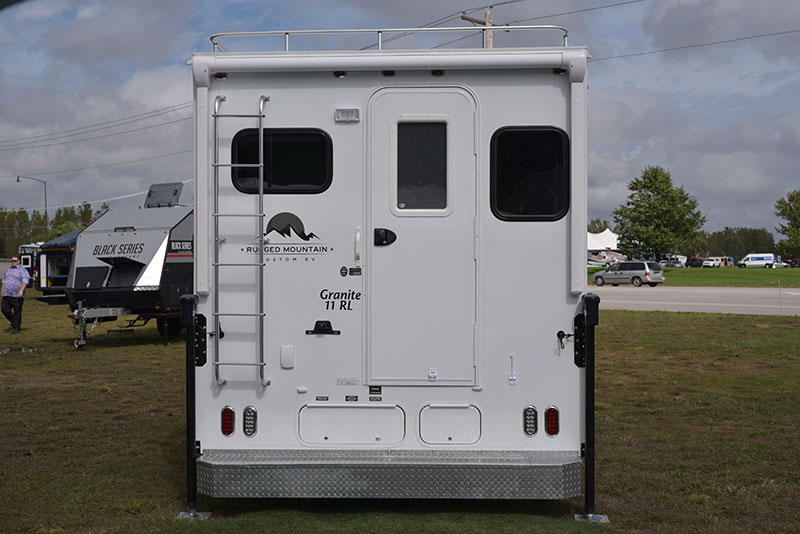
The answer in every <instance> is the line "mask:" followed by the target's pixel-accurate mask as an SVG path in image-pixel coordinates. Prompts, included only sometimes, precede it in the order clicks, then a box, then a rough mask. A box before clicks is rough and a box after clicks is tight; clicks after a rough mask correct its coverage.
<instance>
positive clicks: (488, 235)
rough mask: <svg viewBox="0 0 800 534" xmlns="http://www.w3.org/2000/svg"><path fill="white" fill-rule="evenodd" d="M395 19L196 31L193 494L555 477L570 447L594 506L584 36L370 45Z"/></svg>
mask: <svg viewBox="0 0 800 534" xmlns="http://www.w3.org/2000/svg"><path fill="white" fill-rule="evenodd" d="M451 30H452V31H456V30H458V31H462V32H463V31H464V30H465V28H457V29H454V28H449V29H447V28H445V29H442V28H439V29H436V30H435V31H440V32H446V31H451ZM526 30H527V31H528V32H527V33H526ZM403 31H419V32H423V31H431V30H430V29H420V30H417V29H415V30H347V31H344V30H333V31H302V32H283V31H281V32H262V33H247V34H218V35H216V36H213V37H212V38H211V40H212V42H213V43H214V51H213V53H198V54H194V55H193V57H192V60H191V65H192V72H193V78H194V102H195V120H196V128H195V135H196V139H195V154H196V166H195V173H196V174H195V180H196V181H195V215H196V216H195V234H194V235H195V263H194V269H195V271H194V294H193V295H185V296H184V297H183V298H182V306H183V321H184V325H185V326H187V329H188V330H189V335H190V337H189V339H188V340H187V411H188V416H187V465H188V480H187V483H188V494H189V495H188V501H189V510H190V511H192V512H193V511H194V507H195V499H196V492H200V493H202V494H205V495H208V496H212V497H261V498H276V497H291V498H331V497H338V498H467V499H563V498H567V497H573V496H576V495H580V494H581V491H582V482H583V480H582V457H584V458H585V459H586V473H587V474H586V499H587V502H586V512H587V514H589V515H591V514H592V513H593V512H594V485H593V481H594V437H593V436H594V428H593V425H594V416H593V403H594V389H593V387H594V377H593V372H594V371H593V365H594V364H593V353H594V325H596V324H597V320H598V311H597V308H598V302H599V299H598V298H597V297H596V296H594V295H591V294H588V295H587V292H586V286H587V283H586V250H587V249H586V246H587V244H586V243H587V235H586V212H587V207H586V205H587V185H586V153H587V147H586V142H587V139H586V134H587V128H586V64H587V57H588V52H587V50H586V49H585V48H583V47H568V46H567V42H566V41H567V39H566V35H567V33H566V30H565V29H563V28H556V27H552V26H551V27H531V26H523V27H503V31H504V32H511V34H513V35H514V36H519V35H520V34H524V35H531V33H532V32H539V33H541V32H546V31H551V32H552V31H557V32H561V34H560V35H559V37H560V38H562V39H563V42H561V43H559V44H558V45H557V46H551V47H546V48H540V47H536V48H493V49H489V48H484V49H458V50H455V49H452V50H441V49H437V50H430V49H415V50H386V49H384V48H383V46H382V38H383V36H384V35H389V34H392V33H398V32H403ZM297 34H301V35H300V36H301V37H309V38H311V39H312V40H313V39H319V38H321V37H325V36H326V34H337V37H339V38H343V37H354V36H355V37H358V36H363V35H365V34H371V35H372V37H373V38H374V39H376V40H377V42H378V45H377V48H376V49H374V50H357V51H350V50H336V51H330V50H328V51H292V50H290V49H289V39H290V37H291V38H292V39H296V38H297V37H298V35H297ZM341 34H347V35H344V36H342V35H341ZM274 35H277V36H279V37H280V38H281V39H284V40H285V49H283V50H279V51H275V52H228V51H226V50H225V49H223V47H222V45H221V44H220V42H221V39H222V38H225V39H233V38H236V39H238V41H236V42H238V43H242V42H246V41H248V39H254V38H262V37H264V36H274ZM504 35H505V34H504ZM251 42H253V41H251ZM259 42H260V41H259ZM313 42H318V41H313ZM225 44H226V46H228V44H227V41H226V43H225ZM541 250H548V251H550V252H551V254H549V255H548V258H549V259H548V260H547V261H539V258H540V254H539V251H541Z"/></svg>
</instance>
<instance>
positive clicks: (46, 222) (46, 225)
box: [17, 175, 50, 241]
mask: <svg viewBox="0 0 800 534" xmlns="http://www.w3.org/2000/svg"><path fill="white" fill-rule="evenodd" d="M20 178H26V179H28V180H36V181H37V182H39V183H40V184H42V185H43V186H44V238H45V239H44V240H45V241H47V234H48V233H50V219H49V217H48V216H47V182H45V181H44V180H40V179H39V178H34V177H33V176H19V175H18V176H17V183H19V179H20Z"/></svg>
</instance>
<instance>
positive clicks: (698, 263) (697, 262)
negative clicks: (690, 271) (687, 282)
mask: <svg viewBox="0 0 800 534" xmlns="http://www.w3.org/2000/svg"><path fill="white" fill-rule="evenodd" d="M704 261H705V260H703V258H692V259H690V260H689V261H687V262H686V266H687V267H702V266H703V262H704Z"/></svg>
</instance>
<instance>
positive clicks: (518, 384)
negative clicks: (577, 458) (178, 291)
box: [195, 69, 583, 451]
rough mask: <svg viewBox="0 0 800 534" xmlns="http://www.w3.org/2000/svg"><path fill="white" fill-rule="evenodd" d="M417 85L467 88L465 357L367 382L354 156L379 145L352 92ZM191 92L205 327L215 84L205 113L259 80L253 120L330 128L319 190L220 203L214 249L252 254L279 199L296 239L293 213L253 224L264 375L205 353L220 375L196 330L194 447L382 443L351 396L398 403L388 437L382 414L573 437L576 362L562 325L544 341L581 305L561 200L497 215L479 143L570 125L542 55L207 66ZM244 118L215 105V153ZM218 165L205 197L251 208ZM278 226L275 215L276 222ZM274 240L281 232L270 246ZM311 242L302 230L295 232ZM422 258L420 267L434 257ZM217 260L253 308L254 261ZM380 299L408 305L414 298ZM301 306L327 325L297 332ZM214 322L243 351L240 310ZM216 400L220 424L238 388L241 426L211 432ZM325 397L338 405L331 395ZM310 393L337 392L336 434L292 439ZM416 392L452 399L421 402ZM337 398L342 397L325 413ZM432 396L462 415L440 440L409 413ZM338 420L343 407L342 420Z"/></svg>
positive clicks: (247, 357) (423, 444)
mask: <svg viewBox="0 0 800 534" xmlns="http://www.w3.org/2000/svg"><path fill="white" fill-rule="evenodd" d="M425 86H434V87H435V86H439V87H445V86H446V87H451V88H458V90H459V91H462V92H464V93H467V94H469V95H471V96H470V98H472V99H473V100H474V117H473V118H472V123H473V125H472V126H471V127H473V128H474V130H475V135H474V139H475V152H474V153H467V154H457V156H456V157H463V158H468V159H471V160H473V161H474V168H475V169H476V177H475V186H474V187H475V190H474V192H473V194H472V197H473V198H475V199H477V202H476V205H474V206H464V208H465V209H468V210H470V211H471V212H472V213H474V214H475V219H474V220H473V221H472V222H471V224H472V225H473V228H472V229H470V232H471V233H472V236H473V241H474V242H473V245H472V249H473V251H474V258H472V259H471V260H468V261H472V262H474V269H475V281H474V285H475V287H474V288H465V290H466V291H472V292H473V294H474V295H475V303H474V308H473V309H474V310H475V311H474V313H475V327H474V332H473V333H472V334H471V336H472V340H471V344H472V345H473V359H474V375H473V376H472V377H471V378H470V380H469V381H468V383H465V384H464V385H452V384H450V385H441V384H436V379H437V377H436V376H435V375H436V372H437V370H435V369H434V370H432V371H431V376H430V380H428V381H427V382H425V383H419V384H416V385H410V384H409V385H397V386H394V385H391V384H381V387H380V393H370V388H369V386H370V385H373V386H375V384H369V380H368V378H369V375H368V368H367V360H368V358H369V356H370V355H369V354H368V353H367V351H368V345H367V343H366V339H367V336H368V332H367V331H366V328H367V325H368V320H367V316H366V313H367V310H366V307H365V302H366V300H367V299H368V298H369V295H368V294H367V291H368V290H369V288H368V286H366V285H365V280H366V278H367V276H368V273H369V269H370V267H371V266H370V265H369V263H368V260H369V254H368V253H366V251H365V248H366V247H369V246H373V245H372V243H373V235H372V234H371V231H372V230H373V228H372V227H371V226H370V224H371V223H370V220H369V217H368V214H369V210H370V209H371V206H369V205H368V204H369V203H370V202H371V200H370V199H371V197H370V194H369V187H370V180H371V179H372V177H371V176H370V173H369V169H370V165H374V164H377V163H381V162H376V161H370V153H369V148H370V143H371V138H370V132H369V131H368V129H369V124H370V123H369V120H370V119H369V116H368V111H369V109H370V108H369V102H370V99H371V98H372V96H373V95H374V94H376V92H378V91H381V90H382V89H389V88H397V87H401V88H403V87H405V88H419V87H425ZM196 94H197V97H198V99H199V101H198V103H197V106H196V108H197V110H202V111H203V112H204V113H205V114H206V115H207V116H206V117H204V118H198V119H197V128H198V131H197V137H198V144H199V147H198V150H197V157H198V163H197V198H198V201H197V203H196V210H197V211H196V215H197V227H198V231H197V236H198V238H201V237H202V239H203V241H202V242H200V241H198V242H196V251H195V257H196V258H197V260H198V263H200V262H204V263H203V264H198V265H196V267H195V269H196V273H197V277H198V279H206V280H207V294H204V293H206V287H204V286H203V282H202V281H201V280H198V287H197V289H198V293H199V296H200V298H199V301H198V313H202V314H204V315H205V316H206V317H208V319H209V331H211V330H212V326H211V325H212V315H213V309H214V306H213V299H214V294H215V288H214V287H213V276H212V274H211V273H213V268H211V267H210V266H209V264H210V262H212V261H213V247H214V246H215V244H214V242H213V223H212V222H211V219H212V218H211V213H210V211H211V206H212V202H211V191H212V189H213V185H212V182H213V180H212V174H213V173H212V171H211V168H210V167H211V162H212V160H213V157H214V156H213V146H214V140H213V136H212V126H213V120H212V119H211V118H210V115H211V112H212V110H213V109H214V101H215V98H216V97H217V96H224V97H225V101H224V102H223V103H222V104H221V106H220V109H221V113H230V114H252V113H254V112H255V111H256V110H257V108H258V101H259V98H260V96H261V95H268V96H269V98H270V100H269V102H268V103H267V104H266V106H265V119H264V121H265V122H264V126H265V127H267V128H313V129H319V130H321V131H323V132H325V133H326V134H327V135H329V136H330V139H331V142H332V146H333V175H332V181H331V183H330V186H329V187H328V188H327V189H325V190H324V191H323V192H320V193H316V194H278V195H270V194H267V195H265V196H264V212H265V214H266V216H265V217H264V221H263V223H262V224H261V226H259V227H258V229H256V225H255V224H254V223H253V222H252V221H248V220H245V218H240V219H236V220H233V218H231V220H228V221H224V222H223V221H220V225H221V228H222V233H224V234H225V235H226V236H229V237H228V239H227V241H226V242H225V243H222V245H221V246H220V262H221V263H225V262H230V263H235V262H243V261H255V260H257V257H258V254H257V252H258V250H257V246H258V245H257V238H258V232H263V233H266V232H267V230H268V228H269V222H270V221H271V220H272V219H273V217H275V216H276V215H279V214H291V215H294V216H295V217H296V219H292V218H291V217H289V218H287V217H284V218H282V219H280V220H279V222H280V221H283V222H284V223H285V222H286V221H294V220H299V221H301V222H302V228H303V232H304V234H305V237H306V238H308V240H305V239H303V238H302V237H300V238H299V239H298V237H299V236H298V235H297V231H298V230H299V228H297V224H295V225H294V226H292V227H291V229H292V232H291V233H289V234H288V237H287V236H286V235H281V234H280V232H277V231H272V232H270V233H269V235H268V236H264V237H265V239H269V243H265V254H264V260H265V264H266V265H265V268H264V276H265V281H264V288H265V293H264V302H265V313H266V318H265V321H264V324H265V332H264V346H265V364H266V375H267V377H268V378H269V380H270V385H268V386H262V385H260V384H259V382H258V373H257V371H256V368H255V367H247V366H221V367H220V372H221V374H222V375H223V377H224V378H225V379H226V380H227V382H226V383H225V384H224V385H220V384H219V383H218V382H217V380H216V378H215V373H214V366H213V364H212V362H213V361H214V356H215V355H214V354H213V351H214V340H213V336H210V337H209V338H208V351H209V354H208V361H209V363H208V364H206V365H205V366H203V367H201V368H198V369H197V371H196V376H197V392H198V393H197V437H198V440H200V441H201V443H202V447H203V448H204V449H259V448H263V449H306V448H309V447H312V448H322V449H324V448H344V449H363V448H370V447H372V448H374V447H381V446H384V447H385V446H387V445H386V443H385V442H383V441H381V440H375V439H373V440H372V441H371V442H369V443H366V442H365V438H364V434H363V431H362V430H363V429H360V428H358V424H357V422H358V421H359V418H358V415H357V414H358V413H365V414H366V413H370V414H372V413H373V412H366V411H364V412H359V411H358V410H380V409H386V410H394V408H393V407H398V408H399V409H400V410H401V411H402V413H403V414H404V423H403V424H404V428H403V429H402V438H401V439H398V438H397V436H398V435H399V434H398V433H397V432H395V431H394V430H392V431H391V432H389V434H391V436H392V438H391V439H392V440H393V441H391V447H393V448H400V449H417V450H433V449H448V448H453V447H457V448H462V449H474V450H542V451H548V450H549V451H565V450H568V451H580V447H581V436H582V432H583V429H582V421H583V413H582V412H583V408H582V389H581V388H582V371H581V370H580V369H579V368H577V367H576V366H575V365H574V363H573V344H572V343H571V342H570V341H568V342H567V343H566V344H565V347H564V348H561V347H560V345H559V342H558V338H557V336H556V334H557V333H558V331H560V330H563V331H565V332H568V333H571V332H572V330H573V320H574V316H575V315H576V314H578V313H581V296H580V295H573V294H571V292H570V279H569V277H570V268H569V257H570V253H571V227H570V209H571V206H570V207H569V208H568V209H567V211H566V213H565V214H563V215H562V216H559V218H557V219H556V220H527V221H526V220H513V221H508V220H501V219H499V218H498V217H496V216H495V215H494V214H493V212H492V209H491V204H490V202H491V199H490V176H491V157H490V147H491V143H492V136H493V135H494V134H495V132H497V131H498V130H500V129H503V128H509V127H545V128H553V129H558V130H560V131H563V132H564V133H565V134H566V135H567V137H568V138H571V137H570V136H571V132H570V128H571V126H570V124H571V123H570V112H569V110H570V105H569V103H570V83H569V77H568V76H566V75H561V74H558V73H553V71H552V69H540V70H515V71H511V70H508V71H504V70H492V71H468V70H465V71H448V72H446V74H445V76H444V77H442V78H434V77H432V76H431V73H430V72H429V71H415V72H397V73H396V76H394V77H392V78H391V79H389V78H387V77H385V76H382V75H381V73H380V72H348V73H347V75H346V76H345V77H343V78H340V79H339V78H336V77H334V76H332V75H331V73H329V72H311V73H291V74H290V73H263V74H246V73H239V74H235V75H234V74H231V75H230V76H229V77H228V78H227V79H225V80H212V81H211V85H210V88H209V89H208V90H206V89H204V88H197V89H196ZM337 109H357V110H359V111H360V118H359V121H358V122H349V123H343V122H336V121H335V120H334V116H335V112H336V110H337ZM254 124H256V122H255V119H241V120H239V119H227V120H224V121H220V136H219V147H220V151H219V157H220V161H222V162H226V161H229V160H230V157H231V154H230V151H231V142H232V141H233V138H234V136H235V135H236V133H237V132H238V131H240V130H241V129H242V128H252V127H254ZM381 164H383V163H381ZM219 175H220V180H219V183H220V198H219V211H220V213H223V212H230V211H238V212H242V213H245V212H250V213H255V212H256V211H257V202H258V200H257V198H258V196H257V195H248V194H244V193H242V192H240V191H238V190H237V189H236V188H235V187H234V186H233V184H232V183H231V177H230V170H229V169H221V170H220V173H219ZM568 185H571V184H568ZM200 196H204V198H203V199H202V200H201V199H200ZM388 202H389V199H387V203H388ZM460 209H462V207H461V206H455V210H460ZM389 220H391V219H389ZM281 228H288V226H283V227H279V228H277V229H278V230H280V229H281ZM269 229H271V230H275V228H269ZM311 234H313V237H309V236H310V235H311ZM357 236H358V237H360V241H357V239H358V237H357ZM402 237H403V236H402V235H399V236H398V240H399V239H402ZM359 243H360V245H359ZM290 246H296V247H298V248H296V249H291V248H286V247H290ZM314 246H316V247H318V248H317V249H314V248H303V247H314ZM359 246H360V257H359V258H357V252H358V251H359V248H358V247H359ZM389 246H392V245H389ZM248 247H250V248H248ZM253 247H256V248H255V249H254V248H253ZM370 253H374V251H370ZM357 261H360V263H357ZM421 261H424V258H421ZM428 268H429V269H436V265H429V266H428ZM359 269H360V270H359ZM225 273H226V274H223V275H220V283H219V287H218V288H216V289H217V290H219V291H220V295H221V296H220V297H219V298H220V301H219V303H218V304H219V307H220V310H221V311H222V312H225V313H234V312H235V311H236V310H237V309H238V310H248V309H249V310H253V309H255V308H257V305H258V295H254V294H253V288H254V287H257V275H256V270H255V269H254V268H250V267H240V268H236V269H234V268H229V269H227V270H225ZM431 298H435V295H431ZM420 306H421V307H424V306H425V303H424V302H422V303H420ZM396 313H399V314H414V313H415V310H414V309H402V310H397V311H396ZM317 321H330V324H331V327H332V329H333V330H335V331H339V334H307V333H306V332H307V331H312V330H313V329H314V327H315V324H316V323H317ZM222 323H223V330H224V331H225V338H223V339H222V340H220V347H221V349H220V354H219V355H217V356H218V358H219V360H220V361H221V362H236V361H242V362H245V361H252V362H255V361H256V360H257V357H258V355H257V354H256V353H255V352H256V347H257V343H256V341H257V340H256V339H255V337H254V332H255V331H257V319H255V318H249V317H248V318H240V319H236V318H233V317H229V318H227V319H223V320H222ZM227 325H230V326H227ZM409 335H413V333H409ZM426 371H427V369H426ZM227 405H229V406H231V407H233V408H234V410H235V411H236V412H237V419H236V420H237V425H240V422H241V414H242V411H243V409H244V408H245V407H246V406H254V407H255V408H256V409H257V411H258V418H259V420H258V431H257V432H256V434H255V435H254V436H252V437H248V436H245V435H244V433H243V432H242V431H241V428H237V429H236V431H235V432H234V433H233V434H232V435H231V436H223V435H222V433H221V432H220V430H219V428H220V413H221V410H222V408H223V407H224V406H227ZM339 405H341V406H344V407H347V408H352V410H349V411H348V410H344V411H343V410H340V409H339V408H338V406H339ZM529 405H532V406H535V407H536V408H537V410H538V413H539V417H540V421H541V420H543V417H544V410H545V409H546V408H547V407H548V406H551V405H552V406H556V407H558V409H559V412H560V416H561V421H560V432H559V433H558V435H556V436H554V437H549V436H547V435H546V433H545V432H544V431H543V430H542V428H543V427H542V424H543V423H541V422H540V430H539V432H538V433H537V434H536V435H534V436H529V435H526V434H525V432H523V410H524V409H525V407H526V406H529ZM316 406H334V407H335V408H336V409H331V412H330V413H332V414H337V415H336V417H341V419H340V420H339V425H340V427H339V428H340V433H339V434H337V437H329V438H330V439H329V440H327V441H326V440H324V439H321V440H317V439H316V438H314V440H313V442H309V440H308V439H304V437H303V436H302V435H301V426H302V423H303V421H302V420H301V415H300V414H301V412H303V411H305V412H306V413H314V414H319V413H322V412H318V411H313V410H312V411H309V409H310V408H315V407H316ZM430 406H435V407H436V410H451V411H449V412H448V411H430V408H429V407H430ZM426 410H427V411H426ZM345 413H352V414H356V415H353V416H346V415H340V414H345ZM387 413H392V414H398V413H399V412H397V411H391V412H388V411H387ZM426 414H427V415H426ZM432 414H451V415H452V418H453V419H454V420H457V421H463V422H464V424H465V425H472V426H471V427H470V432H465V433H464V435H463V436H462V437H459V436H458V435H454V436H452V437H453V438H454V440H453V441H450V442H449V443H448V442H447V441H446V437H445V442H439V441H437V440H438V439H439V438H438V437H436V436H438V435H439V434H437V433H436V432H431V431H430V429H426V428H421V425H425V424H430V423H426V421H440V420H441V419H442V418H441V417H440V416H439V415H432ZM315 417H318V416H317V415H315ZM393 417H394V416H393ZM445 419H446V417H445ZM364 420H366V421H368V420H371V416H365V417H364ZM308 421H311V419H309V420H308ZM306 422H307V421H306ZM348 425H352V431H351V432H349V433H348V431H347V428H351V427H349V426H348ZM476 425H477V426H476ZM474 430H476V431H477V434H476V433H475V432H473V431H474ZM314 435H316V434H314ZM426 436H427V437H426ZM431 436H434V437H431ZM476 436H477V437H476ZM376 437H380V436H376ZM426 439H427V441H426Z"/></svg>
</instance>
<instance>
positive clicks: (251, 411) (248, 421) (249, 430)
mask: <svg viewBox="0 0 800 534" xmlns="http://www.w3.org/2000/svg"><path fill="white" fill-rule="evenodd" d="M242 420H243V421H244V435H245V436H253V435H255V433H256V430H257V428H258V426H257V423H258V413H257V412H256V409H255V408H253V407H252V406H248V407H247V408H245V409H244V413H243V414H242Z"/></svg>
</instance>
